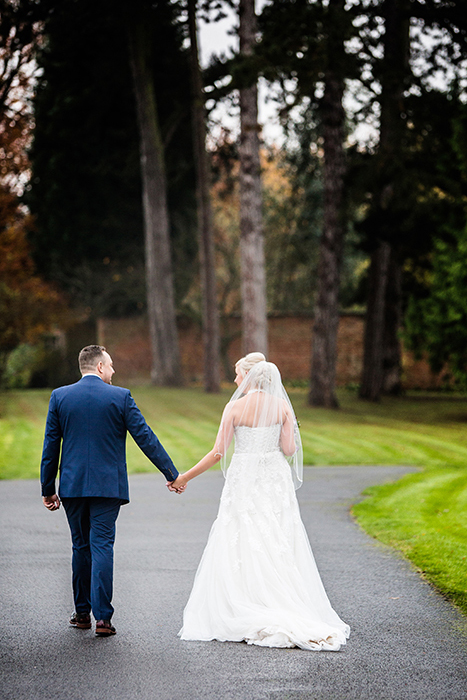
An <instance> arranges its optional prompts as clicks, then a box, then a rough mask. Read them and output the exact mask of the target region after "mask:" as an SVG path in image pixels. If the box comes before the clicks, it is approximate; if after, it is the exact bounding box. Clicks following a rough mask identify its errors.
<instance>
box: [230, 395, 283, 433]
mask: <svg viewBox="0 0 467 700" xmlns="http://www.w3.org/2000/svg"><path fill="white" fill-rule="evenodd" d="M231 411H232V413H231V418H232V422H233V425H234V427H237V426H245V427H248V428H267V427H269V426H272V425H278V424H279V425H282V423H283V422H284V420H285V417H286V403H285V401H284V400H283V399H279V398H276V397H273V396H270V395H268V394H267V393H266V392H264V391H260V390H258V389H256V390H252V391H250V392H248V394H246V396H244V397H243V398H241V399H239V400H238V401H236V402H235V403H234V404H233V405H232V409H231Z"/></svg>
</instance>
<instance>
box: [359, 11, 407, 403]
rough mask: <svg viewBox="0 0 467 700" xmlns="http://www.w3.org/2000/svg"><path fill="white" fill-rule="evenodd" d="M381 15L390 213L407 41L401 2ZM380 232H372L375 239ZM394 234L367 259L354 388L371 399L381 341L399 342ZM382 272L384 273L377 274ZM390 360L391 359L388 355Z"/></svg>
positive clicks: (384, 165)
mask: <svg viewBox="0 0 467 700" xmlns="http://www.w3.org/2000/svg"><path fill="white" fill-rule="evenodd" d="M382 14H383V15H384V19H385V35H384V59H383V69H382V72H381V99H380V105H381V126H380V140H379V148H378V154H377V167H378V176H379V178H378V179H379V183H380V184H379V192H378V193H377V196H376V197H375V201H376V206H377V207H378V208H379V210H380V211H381V212H388V213H390V212H391V208H392V207H393V200H394V198H393V192H394V183H395V182H396V179H397V177H398V168H399V167H400V165H399V163H400V153H399V149H400V147H401V140H402V133H403V128H404V121H403V120H402V118H401V113H402V112H403V92H404V88H405V82H406V78H407V74H408V60H409V41H410V39H409V28H410V22H409V12H408V9H407V0H384V4H383V12H382ZM382 219H383V217H380V221H381V220H382ZM381 233H382V232H375V235H376V237H377V238H379V237H380V235H381ZM396 237H397V232H396V231H386V235H385V236H384V239H385V240H386V241H388V242H386V243H382V242H381V239H380V242H379V244H378V245H377V246H376V248H375V250H374V252H373V255H372V257H371V265H370V285H369V299H368V311H367V315H366V321H365V339H364V353H363V357H364V359H363V365H364V366H363V372H362V381H361V386H360V397H361V398H363V399H369V400H371V401H378V400H379V398H380V394H381V391H382V390H383V386H384V383H385V368H384V357H385V348H384V342H385V339H386V340H387V339H389V338H390V339H391V343H392V344H393V346H394V345H398V344H399V339H398V327H397V328H396V327H392V328H390V324H394V323H397V322H398V318H397V313H392V314H391V313H389V315H388V316H387V314H386V311H387V306H386V287H387V285H388V275H389V265H390V259H391V257H393V255H394V252H393V251H392V250H391V248H392V246H393V245H394V242H393V241H394V239H395V238H396ZM389 241H392V243H390V242H389ZM383 270H385V271H386V272H385V273H384V274H382V275H381V274H380V273H381V271H383ZM398 293H399V294H400V285H399V286H397V285H395V286H393V288H392V298H393V305H394V306H395V307H397V306H398V304H399V303H400V302H399V301H398V300H397V299H395V298H394V296H395V295H397V294H398ZM376 300H378V301H376ZM386 316H387V318H386ZM384 328H385V329H386V330H385V332H382V330H381V329H384ZM389 355H391V356H392V357H393V358H396V357H397V356H398V357H399V358H400V348H398V349H397V350H396V349H395V348H394V347H393V348H392V349H391V351H390V353H388V354H387V355H386V357H387V361H388V362H389ZM391 362H394V359H393V360H391ZM396 362H397V360H396ZM398 368H399V377H400V360H399V361H398V365H394V364H393V366H392V369H391V374H392V379H391V383H392V385H393V386H396V385H397V381H395V379H394V373H395V372H397V370H398ZM388 369H389V368H388ZM388 381H389V380H388ZM399 382H400V378H399Z"/></svg>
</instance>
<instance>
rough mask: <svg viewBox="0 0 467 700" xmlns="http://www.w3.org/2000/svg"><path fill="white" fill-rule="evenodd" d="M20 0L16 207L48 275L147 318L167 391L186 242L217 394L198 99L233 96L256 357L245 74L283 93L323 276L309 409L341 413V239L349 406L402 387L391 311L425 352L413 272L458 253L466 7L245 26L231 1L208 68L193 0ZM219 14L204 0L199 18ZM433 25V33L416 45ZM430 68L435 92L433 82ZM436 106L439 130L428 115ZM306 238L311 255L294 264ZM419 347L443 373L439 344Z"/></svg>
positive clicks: (303, 6) (257, 252)
mask: <svg viewBox="0 0 467 700" xmlns="http://www.w3.org/2000/svg"><path fill="white" fill-rule="evenodd" d="M20 4H21V3H20ZM24 5H25V6H26V5H28V7H29V6H30V5H31V3H28V2H26V1H25V0H24ZM33 5H34V7H35V8H36V10H37V8H39V9H40V11H41V12H42V17H41V20H40V21H41V23H42V24H41V27H42V32H43V40H42V42H41V44H40V50H38V53H37V61H38V63H39V66H40V69H41V72H42V74H41V78H40V80H39V82H38V86H37V93H36V97H35V118H36V123H37V128H36V135H35V140H34V144H33V148H32V150H31V159H32V166H33V167H32V170H33V175H32V180H31V185H30V188H29V191H28V192H27V193H26V196H25V201H26V202H27V204H28V206H29V207H30V208H31V210H32V212H33V213H34V214H35V216H36V229H35V231H34V232H33V233H32V234H31V241H32V243H33V244H34V247H35V255H36V261H37V264H38V265H39V267H40V269H41V271H42V272H43V273H44V274H45V275H47V276H48V278H49V279H54V280H56V281H59V282H60V283H61V284H62V286H63V287H64V288H66V289H67V290H68V292H69V294H70V296H71V297H72V298H73V299H74V300H75V301H76V302H77V303H80V304H81V305H83V306H86V307H90V308H91V311H92V312H93V313H95V314H98V313H102V312H104V313H114V314H122V313H128V312H138V311H139V310H141V309H142V308H144V307H146V308H147V311H148V314H149V317H150V327H151V328H152V341H153V342H152V345H153V367H154V376H153V379H154V381H156V382H160V383H177V381H178V380H179V378H180V372H179V359H178V349H177V341H176V329H175V310H176V308H180V305H181V303H182V300H183V299H184V298H185V296H186V293H187V291H188V290H189V289H190V287H191V285H192V284H193V280H194V279H195V278H196V277H197V276H198V271H197V267H196V266H195V265H193V264H192V261H193V258H194V256H195V254H196V251H197V249H198V248H199V256H200V262H201V280H202V284H201V289H202V299H203V301H202V304H201V306H202V317H203V326H204V331H203V337H204V343H203V344H204V348H205V360H206V371H205V382H206V388H207V389H208V390H215V389H216V387H217V385H218V374H217V368H216V364H217V358H218V347H219V343H218V341H217V340H216V337H217V333H218V331H217V326H218V322H217V320H216V317H217V303H216V296H217V295H216V282H215V275H214V269H213V267H214V266H213V249H212V245H213V242H212V231H210V229H211V224H210V220H211V214H210V203H209V195H208V190H209V185H210V173H209V160H208V158H207V156H206V150H205V141H206V116H207V113H206V110H205V105H204V101H205V96H206V94H207V93H206V91H205V89H206V86H208V87H209V97H210V98H211V99H214V100H217V99H222V98H223V97H224V96H225V95H231V94H233V93H235V91H239V94H240V106H241V124H242V127H241V134H240V143H239V159H240V180H241V186H240V192H241V197H240V201H241V212H242V213H241V222H242V224H241V230H242V233H241V242H242V245H241V251H242V252H241V256H242V261H243V262H242V289H243V311H242V315H243V318H244V322H245V323H244V344H245V349H246V350H250V349H253V345H254V346H257V347H256V349H258V347H259V346H260V345H261V347H262V348H263V349H264V348H265V347H266V343H267V338H266V336H265V318H266V304H265V297H264V290H265V286H266V285H265V280H264V253H263V245H264V244H263V232H262V230H263V225H262V216H261V208H262V194H261V173H260V166H259V148H260V139H259V127H258V123H257V111H256V110H257V93H256V82H257V80H258V77H259V76H263V77H264V78H266V79H267V80H269V81H270V83H271V85H272V90H273V91H274V92H275V94H276V96H277V100H278V108H279V113H280V114H281V117H282V119H283V123H284V125H285V128H286V133H289V134H291V135H293V134H294V135H295V137H296V135H297V134H299V136H298V138H295V139H294V140H291V141H290V142H289V144H286V146H285V148H284V151H285V160H288V162H289V165H290V167H291V169H290V170H289V173H290V172H293V173H295V175H294V176H295V177H296V188H295V193H296V194H297V193H299V192H300V195H299V196H297V198H296V201H297V202H298V201H299V200H300V202H301V204H300V206H303V210H302V212H299V211H298V210H299V208H300V206H299V207H297V206H295V205H294V206H295V209H294V212H295V213H296V214H297V220H298V221H299V224H298V229H297V233H296V234H295V235H294V237H293V238H291V239H290V242H291V245H292V246H296V251H297V252H296V256H295V257H296V262H295V264H296V265H302V266H303V265H310V272H309V274H310V275H316V285H314V286H315V288H316V298H315V303H314V308H315V314H314V315H315V322H314V340H313V352H312V363H311V384H310V401H311V402H312V403H314V404H315V405H324V406H334V407H335V406H337V400H336V396H335V386H334V385H335V363H336V336H337V325H338V317H339V310H340V306H341V304H342V300H343V298H344V297H348V289H341V278H342V263H343V258H344V256H345V258H344V262H345V263H347V260H348V253H349V250H350V248H351V247H352V246H353V247H354V248H355V250H357V249H358V248H359V249H360V250H361V251H362V253H363V252H364V253H365V254H367V255H368V256H369V259H370V268H369V273H368V276H367V282H366V284H367V288H366V298H365V301H367V302H368V303H367V315H366V327H365V358H364V370H363V375H362V384H361V389H360V395H361V396H362V398H367V399H371V400H376V399H378V398H379V396H380V394H381V392H383V391H386V392H392V393H397V392H398V391H400V388H401V350H400V328H401V324H402V322H403V319H404V318H407V319H409V318H411V319H412V322H411V326H410V328H409V326H407V324H406V326H407V336H408V337H410V338H411V342H412V344H416V343H417V342H419V343H420V344H421V345H420V347H421V346H422V345H423V347H425V346H427V343H428V345H429V342H428V341H427V340H426V338H427V337H428V335H429V333H431V334H433V333H434V330H433V329H434V325H433V323H434V321H433V323H432V325H431V326H430V329H431V330H430V331H428V327H427V326H426V324H425V326H424V327H423V328H422V327H421V326H420V324H419V325H418V326H417V324H416V323H414V321H413V319H414V318H415V315H414V311H413V310H414V309H415V308H417V303H418V301H417V300H418V299H419V298H421V299H424V298H425V299H426V298H428V297H429V295H430V285H429V284H420V283H419V282H418V281H417V280H418V277H417V275H419V274H420V270H424V271H426V272H427V275H428V277H430V275H431V277H430V279H433V277H436V274H438V275H439V274H440V273H439V270H441V269H442V267H443V264H444V265H446V264H447V263H446V260H447V259H448V258H449V255H447V253H446V254H445V253H442V252H441V249H442V245H441V243H442V242H444V243H445V244H446V245H447V246H448V248H449V250H450V251H452V256H453V259H455V258H456V255H458V256H459V255H460V252H459V251H460V250H461V249H462V245H461V243H462V241H461V240H460V239H459V235H460V234H459V231H461V230H464V228H465V211H464V208H463V206H462V203H461V202H462V201H463V200H462V197H463V195H462V194H461V193H460V192H459V187H458V185H456V184H455V183H456V182H457V180H456V174H453V172H454V173H459V174H460V178H461V181H462V173H463V172H464V171H463V160H462V157H463V156H462V153H463V151H462V148H461V147H460V146H459V143H461V142H462V138H463V128H464V124H465V120H464V119H463V113H462V108H461V105H462V102H461V99H460V97H461V92H462V89H465V86H462V81H461V76H462V72H461V71H460V70H459V69H460V68H461V67H462V66H465V58H466V36H467V28H466V21H467V20H466V18H465V17H464V14H465V13H464V12H463V11H462V8H460V7H459V5H458V4H457V3H455V4H453V3H450V2H446V1H445V0H426V1H425V2H421V1H418V0H414V1H409V0H374V1H373V0H372V1H370V0H361V2H359V3H354V4H353V5H351V6H349V5H346V4H345V3H344V2H343V0H330V2H327V3H323V2H321V1H320V0H316V1H311V0H273V1H272V2H270V3H268V4H267V5H265V6H264V7H263V8H262V11H261V13H260V14H259V16H258V17H256V14H255V12H254V5H253V2H252V0H245V1H243V0H242V2H241V3H239V5H238V11H239V26H240V39H241V41H240V51H239V53H238V55H236V56H234V57H232V58H230V59H228V60H225V59H222V58H221V59H219V60H217V61H213V62H212V63H211V65H210V66H209V68H208V69H207V70H206V71H204V75H203V74H202V72H201V70H200V67H199V61H198V55H197V54H198V51H197V45H196V44H197V35H196V13H197V12H199V9H200V8H199V7H197V6H196V3H195V2H194V0H190V2H189V3H188V4H185V3H183V2H179V3H168V2H166V0H159V2H150V1H149V0H138V2H137V3H136V5H135V6H134V7H132V10H131V12H130V11H128V12H126V13H125V12H124V11H122V12H115V11H114V10H115V8H114V6H113V4H112V3H110V2H108V1H107V0H104V1H103V2H102V3H98V4H97V5H96V4H95V3H92V2H90V0H78V2H71V0H64V1H63V2H60V3H57V2H54V1H53V0H41V2H38V3H33ZM221 7H222V5H221V3H210V2H205V3H203V5H202V10H203V12H209V11H210V9H212V8H214V10H215V11H218V10H219V8H221ZM188 20H189V21H188ZM434 30H435V31H434ZM430 32H432V34H431V39H430V41H429V42H423V41H420V38H419V37H420V36H423V35H426V34H427V33H428V34H429V33H430ZM440 71H441V72H443V71H444V85H443V87H442V88H439V87H435V86H434V85H433V84H432V83H430V80H431V78H432V76H433V75H434V74H435V73H436V72H438V73H439V72H440ZM203 82H204V85H203ZM351 94H353V101H354V104H355V103H357V102H358V101H359V100H360V102H361V107H360V108H359V109H356V108H355V107H354V108H353V113H351V112H352V110H351V111H349V110H348V104H349V102H348V100H347V103H346V101H345V100H346V96H347V98H348V96H349V95H351ZM135 97H136V99H135ZM436 99H438V103H437V104H438V105H440V109H442V110H443V113H444V114H446V115H449V117H448V120H447V121H448V124H444V125H443V124H442V123H441V120H439V119H437V118H435V117H436V115H434V114H430V111H429V105H430V104H432V103H433V102H434V101H435V100H436ZM297 115H299V116H297ZM365 120H370V121H371V122H372V123H373V124H376V130H377V133H378V138H377V141H376V142H374V143H373V144H371V145H369V146H368V145H357V146H351V145H349V143H350V142H349V137H351V136H352V132H353V130H354V129H355V127H356V126H357V125H358V124H359V123H360V124H362V123H364V122H365ZM454 141H455V142H456V144H457V145H456V146H455V147H454V146H453V145H452V144H453V143H454ZM434 142H436V143H438V142H439V143H443V144H446V148H447V150H448V151H449V150H451V152H452V151H454V152H455V154H456V159H457V160H456V159H452V158H451V160H450V161H449V162H447V161H446V159H441V160H442V162H443V163H444V166H443V168H444V169H443V168H441V166H440V164H439V161H437V160H435V159H433V152H434V151H436V147H435V146H434ZM294 163H295V165H293V164H294ZM456 169H457V170H456ZM448 171H449V176H447V175H446V173H447V172H448ZM294 187H295V185H293V187H292V190H294ZM440 191H441V192H442V193H443V195H442V197H441V196H440V195H439V192H440ZM303 193H304V194H303ZM195 195H196V196H195ZM292 197H295V195H294V194H293V195H292ZM141 201H143V207H141ZM446 201H449V202H450V203H451V204H452V208H451V209H450V213H449V221H450V225H449V226H447V225H446V223H445V221H446V219H445V218H444V219H443V216H444V217H445V216H446V213H445V212H444V214H443V215H441V214H440V212H441V211H442V210H443V204H442V202H443V203H444V208H446ZM310 207H311V208H313V211H310ZM291 210H292V206H291ZM451 210H452V211H454V212H455V214H452V213H451ZM453 218H454V219H455V222H454V221H452V219H453ZM318 222H320V227H321V231H320V234H319V236H318V237H317V229H316V225H317V223H318ZM310 226H311V227H312V229H311V228H310ZM196 231H198V233H196ZM318 239H319V240H318ZM307 241H308V242H307ZM440 242H441V243H440ZM267 243H268V242H267V241H266V248H267ZM307 246H311V247H312V248H314V250H315V251H316V252H314V253H313V254H312V255H311V256H309V255H308V253H306V255H303V251H304V250H307ZM301 251H302V252H301ZM318 251H319V253H318ZM456 251H457V252H456ZM446 256H447V257H446ZM143 259H144V260H145V266H146V274H144V268H143ZM292 259H293V256H292V257H290V256H289V257H288V261H287V265H289V263H290V260H292ZM442 260H443V261H444V262H443V263H442V262H441V261H442ZM436 271H438V272H436ZM426 279H427V277H426ZM459 284H460V282H459ZM439 294H441V291H440V293H439ZM443 294H444V296H443ZM443 294H441V296H443V298H445V299H446V298H447V297H446V294H447V292H446V290H444V292H443ZM417 295H418V296H417ZM361 301H362V299H361ZM294 303H295V302H294ZM440 304H441V302H440ZM407 306H408V307H409V311H410V313H411V314H412V315H411V316H410V314H406V308H407ZM409 325H410V324H409ZM417 339H418V340H417ZM430 342H431V341H430ZM252 343H253V345H252ZM435 346H436V343H435V342H431V346H430V347H432V348H435ZM436 347H438V348H439V344H438V346H436ZM210 352H211V354H209V353H210ZM432 355H433V357H435V356H436V357H437V358H438V359H437V360H434V362H435V363H436V362H438V365H439V363H440V361H441V360H440V357H442V356H443V355H442V353H441V352H440V351H439V349H438V350H436V351H435V350H433V351H432ZM458 355H459V353H458ZM456 357H457V356H456ZM456 361H457V360H456ZM459 362H460V361H457V365H459Z"/></svg>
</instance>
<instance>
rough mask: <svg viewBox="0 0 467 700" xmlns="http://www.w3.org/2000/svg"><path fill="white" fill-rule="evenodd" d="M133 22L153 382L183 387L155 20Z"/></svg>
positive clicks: (135, 17)
mask: <svg viewBox="0 0 467 700" xmlns="http://www.w3.org/2000/svg"><path fill="white" fill-rule="evenodd" d="M132 10H134V12H133V14H132V16H131V21H130V22H129V38H130V61H131V68H132V73H133V83H134V91H135V96H136V106H137V117H138V125H139V131H140V150H141V180H142V187H143V213H144V231H145V253H146V288H147V305H148V319H149V330H150V337H151V352H152V369H151V379H152V382H153V383H154V384H160V385H178V384H180V383H181V372H180V353H179V347H178V336H177V325H176V313H175V299H174V290H173V276H172V260H171V247H170V234H169V215H168V208H167V183H166V175H165V162H164V147H163V143H162V138H161V133H160V127H159V120H158V114H157V104H156V95H155V92H154V78H153V72H152V61H151V40H152V37H151V29H150V28H151V17H148V16H146V14H145V12H144V8H142V7H141V6H136V7H135V8H133V7H132Z"/></svg>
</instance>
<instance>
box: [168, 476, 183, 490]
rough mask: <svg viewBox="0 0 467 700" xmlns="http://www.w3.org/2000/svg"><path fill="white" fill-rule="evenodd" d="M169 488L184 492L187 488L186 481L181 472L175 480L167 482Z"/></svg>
mask: <svg viewBox="0 0 467 700" xmlns="http://www.w3.org/2000/svg"><path fill="white" fill-rule="evenodd" d="M167 488H168V489H169V491H174V492H175V493H183V492H184V491H185V489H186V481H185V480H184V479H183V477H182V475H181V474H179V475H178V476H177V478H176V479H175V481H169V482H168V483H167Z"/></svg>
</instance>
